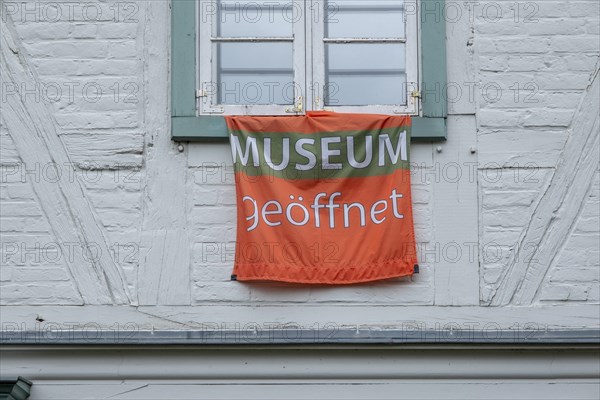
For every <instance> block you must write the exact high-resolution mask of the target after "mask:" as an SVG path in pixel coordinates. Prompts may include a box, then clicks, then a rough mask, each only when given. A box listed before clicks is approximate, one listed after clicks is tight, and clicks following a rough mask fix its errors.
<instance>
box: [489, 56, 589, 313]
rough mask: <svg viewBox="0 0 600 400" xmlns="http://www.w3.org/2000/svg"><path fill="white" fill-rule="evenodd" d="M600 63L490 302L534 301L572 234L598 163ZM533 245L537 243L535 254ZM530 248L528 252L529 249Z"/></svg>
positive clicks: (517, 302)
mask: <svg viewBox="0 0 600 400" xmlns="http://www.w3.org/2000/svg"><path fill="white" fill-rule="evenodd" d="M599 109H600V83H599V80H598V67H596V70H595V73H594V74H593V76H592V82H591V84H590V85H589V86H588V88H587V90H586V93H585V94H584V96H583V98H582V100H581V103H580V105H579V107H578V109H577V112H576V113H575V116H574V117H573V122H572V123H571V127H570V128H569V138H568V139H567V143H566V144H565V148H564V150H563V152H562V156H561V158H560V161H559V163H558V166H557V167H556V170H555V172H554V176H553V177H552V180H551V182H550V185H549V186H548V188H547V190H546V192H545V193H544V194H543V195H542V198H541V200H540V202H539V203H538V205H537V207H536V208H535V210H534V212H533V214H532V216H531V219H530V221H529V224H528V225H527V227H526V229H525V230H524V232H523V234H522V235H521V237H520V238H519V245H518V247H517V248H516V251H515V252H514V253H513V255H512V258H511V260H510V261H509V265H508V268H507V271H506V273H505V275H504V276H503V277H502V280H501V283H500V285H499V287H498V290H497V292H496V293H495V295H494V296H493V298H492V301H491V305H493V306H503V305H507V304H514V305H528V304H532V303H533V300H534V299H535V296H536V293H537V292H538V291H539V290H540V287H541V285H542V282H543V281H544V277H545V276H546V274H547V272H548V270H549V269H550V267H551V266H552V264H553V263H554V261H555V259H556V257H557V256H558V255H559V253H560V251H561V250H562V248H563V247H564V243H565V241H566V240H567V239H568V238H569V236H570V234H571V232H572V231H573V228H574V226H575V224H576V223H577V219H578V217H579V214H580V212H581V209H582V207H583V204H584V202H585V201H586V199H587V196H588V193H589V188H590V184H591V182H592V180H593V178H594V174H595V173H596V171H597V169H598V163H599V161H600V160H599V158H600V156H599V153H598V146H599V118H600V117H599V115H598V110H599ZM532 246H535V249H536V251H535V253H534V254H533V256H528V254H530V253H531V248H532ZM527 250H528V251H529V253H528V251H527Z"/></svg>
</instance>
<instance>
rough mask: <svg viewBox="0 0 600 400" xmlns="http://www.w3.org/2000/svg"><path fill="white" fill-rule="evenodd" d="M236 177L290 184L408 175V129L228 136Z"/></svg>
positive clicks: (238, 132)
mask: <svg viewBox="0 0 600 400" xmlns="http://www.w3.org/2000/svg"><path fill="white" fill-rule="evenodd" d="M230 137H231V142H232V143H231V145H232V149H233V153H234V163H235V171H236V172H241V173H244V174H246V175H248V176H262V175H265V176H275V177H279V178H283V179H289V180H300V179H335V178H350V177H357V178H359V177H367V176H377V175H388V174H391V173H393V172H394V171H396V170H398V169H409V168H410V165H409V161H410V149H409V147H410V146H409V145H408V143H409V142H410V126H405V127H396V128H389V129H381V130H374V131H344V132H323V133H309V134H307V133H297V132H283V133H282V132H277V133H253V132H246V131H231V132H230Z"/></svg>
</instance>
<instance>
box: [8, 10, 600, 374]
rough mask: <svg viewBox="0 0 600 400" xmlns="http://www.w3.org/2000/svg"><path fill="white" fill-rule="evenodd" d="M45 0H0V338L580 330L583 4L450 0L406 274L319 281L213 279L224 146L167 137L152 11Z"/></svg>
mask: <svg viewBox="0 0 600 400" xmlns="http://www.w3.org/2000/svg"><path fill="white" fill-rule="evenodd" d="M55 4H56V3H55ZM57 4H58V6H59V8H60V10H61V12H62V13H63V17H62V18H59V20H58V21H56V22H52V20H53V19H54V18H55V15H56V14H53V8H52V7H55V6H48V5H47V4H46V3H45V2H25V3H21V2H17V3H11V2H6V1H3V2H2V7H3V20H2V29H3V30H2V36H3V38H2V40H3V42H2V58H3V60H2V63H3V64H2V85H3V86H2V103H1V104H0V106H1V107H2V110H1V114H2V126H1V128H0V139H1V142H2V143H1V146H0V166H1V168H2V177H1V179H2V180H1V182H0V199H1V202H2V203H1V209H0V223H1V226H0V234H1V242H2V247H1V257H2V263H1V269H0V280H1V282H0V285H1V286H0V290H1V292H0V301H1V304H2V313H1V319H2V324H3V329H4V330H10V331H11V332H15V334H19V332H22V331H32V330H36V329H40V330H41V331H43V330H44V329H45V328H47V327H52V329H67V330H68V329H78V328H79V329H80V328H82V327H86V326H87V327H88V328H89V327H91V329H93V330H97V329H102V330H114V329H120V330H123V329H125V330H127V329H131V326H133V327H134V328H133V329H134V330H152V329H157V330H161V329H162V330H181V329H184V330H185V329H190V330H198V329H203V327H204V326H206V325H207V324H209V325H210V326H213V327H218V328H226V329H240V327H244V326H245V325H246V324H249V323H256V324H258V325H259V326H262V327H264V329H268V328H267V327H268V326H272V325H273V324H280V325H281V324H289V323H292V324H296V325H298V326H301V327H306V328H312V329H315V328H317V329H318V328H319V327H323V326H324V325H326V324H332V325H333V326H337V327H357V329H373V328H374V327H378V328H382V327H395V328H402V327H403V326H405V324H407V323H411V324H412V323H417V324H420V327H421V328H423V329H444V328H445V327H448V326H450V325H449V324H457V325H458V326H459V327H461V328H464V329H468V328H469V327H471V328H475V329H492V330H493V329H508V328H512V329H516V330H518V329H522V328H524V327H525V326H527V327H528V328H529V329H535V330H539V331H543V330H545V329H581V328H597V327H598V313H599V302H600V284H599V274H600V250H599V242H600V233H599V226H600V212H599V208H600V200H599V191H600V187H599V186H600V183H599V174H598V157H599V155H598V136H599V128H598V112H597V111H598V106H599V98H598V97H599V89H598V88H599V83H598V77H597V76H598V65H599V64H598V57H599V50H598V49H599V46H600V43H599V36H598V35H599V25H598V24H599V19H600V16H599V8H598V3H597V1H595V0H589V1H587V0H586V1H543V2H542V1H534V2H517V3H515V2H514V1H496V2H487V1H480V2H479V3H473V2H466V3H463V2H448V5H449V8H448V9H447V11H448V13H447V15H446V18H447V20H448V21H447V51H448V81H449V82H450V84H449V88H448V96H449V97H450V98H451V99H450V101H449V113H450V115H449V118H448V141H447V142H445V143H441V144H413V145H412V148H411V154H412V157H413V159H412V161H413V162H414V163H415V164H416V165H417V167H416V168H415V174H414V176H413V197H414V216H415V230H416V234H417V240H418V242H419V253H420V254H419V257H420V266H421V273H420V274H419V275H416V276H414V278H412V279H401V280H398V281H392V282H378V283H372V284H366V285H360V286H349V287H335V288H331V287H307V286H290V285H283V284H277V283H253V284H242V283H239V282H232V281H230V280H229V276H230V273H231V267H232V259H233V251H234V241H235V199H234V186H233V182H232V170H231V159H230V153H229V150H228V147H227V145H225V144H186V143H184V144H183V152H180V151H179V150H178V143H173V142H172V141H171V140H170V131H169V129H170V125H169V122H170V121H169V116H170V111H169V96H170V88H169V62H170V61H169V48H170V36H169V34H170V33H169V32H170V14H169V3H168V2H166V1H139V2H132V3H129V2H128V3H123V2H112V1H100V2H96V3H75V5H71V6H68V7H67V6H66V5H65V3H57ZM77 4H79V5H77ZM511 7H512V8H511ZM515 7H517V8H518V10H519V12H518V14H517V15H516V16H515ZM450 8H453V9H450ZM457 8H458V9H460V11H461V15H460V17H455V16H456V15H457V14H456V13H455V11H456V9H457ZM31 10H33V11H31ZM116 10H119V12H118V14H117V13H116ZM96 11H98V13H96ZM70 12H72V14H70ZM86 12H87V14H86ZM500 13H501V15H502V16H500ZM9 14H10V18H11V19H12V21H13V23H14V29H13V28H11V26H12V24H10V23H5V18H6V17H7V16H8V15H9ZM96 15H99V16H100V17H99V18H97V19H98V20H97V21H96V20H95V19H96ZM11 80H15V81H16V83H17V84H18V86H19V88H20V92H21V93H20V94H18V93H13V92H12V86H6V85H8V84H11ZM23 85H24V86H23ZM44 85H45V86H44ZM517 88H518V89H519V90H518V91H517V90H516V89H517ZM57 89H58V90H59V91H58V92H57ZM98 90H100V91H101V93H102V95H101V96H98V97H97V98H96V96H97V95H96V93H97V91H98ZM457 93H460V96H458V94H457ZM51 99H52V100H56V101H49V100H51ZM438 146H440V148H441V152H438V149H437V147H438ZM471 147H473V148H474V149H475V150H476V151H475V153H472V152H471ZM53 163H57V164H53ZM57 170H58V174H60V176H59V177H57V176H56V173H57ZM457 172H458V173H459V175H460V177H459V178H457V175H456V174H457ZM86 238H87V239H86ZM86 240H87V243H91V244H92V247H93V248H94V249H95V250H97V249H100V250H102V256H103V257H102V259H101V260H100V262H99V263H97V264H96V267H97V268H98V269H97V270H96V269H94V268H93V267H92V263H91V262H89V259H87V258H86V254H84V252H83V251H82V245H83V244H84V243H86ZM457 252H458V253H457ZM109 253H111V254H113V255H114V257H110V256H108V254H109ZM113 259H115V260H116V263H115V262H113V261H112V260H113ZM532 260H534V261H535V262H530V261H532ZM97 271H100V272H97ZM101 271H105V273H102V272H101ZM113 304H115V305H118V306H117V307H115V306H113ZM36 319H37V320H36ZM40 320H43V321H40ZM128 323H131V324H133V325H127V324H128ZM51 324H53V325H51ZM86 324H88V325H86ZM90 324H91V325H90ZM126 326H127V327H129V328H125V327H126ZM15 367H16V366H15V365H12V366H6V364H5V363H3V365H2V368H6V369H3V370H2V372H3V374H4V373H13V372H15V371H16V369H15Z"/></svg>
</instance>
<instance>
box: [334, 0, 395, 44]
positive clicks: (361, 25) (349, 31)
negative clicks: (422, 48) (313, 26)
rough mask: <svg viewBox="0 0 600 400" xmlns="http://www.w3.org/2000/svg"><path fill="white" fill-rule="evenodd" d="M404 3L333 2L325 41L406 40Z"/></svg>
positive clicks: (376, 0) (342, 0)
mask: <svg viewBox="0 0 600 400" xmlns="http://www.w3.org/2000/svg"><path fill="white" fill-rule="evenodd" d="M403 3H404V2H403V1H390V0H387V1H386V0H375V1H358V0H329V1H327V2H326V3H325V37H328V38H404V36H405V35H404V16H403Z"/></svg>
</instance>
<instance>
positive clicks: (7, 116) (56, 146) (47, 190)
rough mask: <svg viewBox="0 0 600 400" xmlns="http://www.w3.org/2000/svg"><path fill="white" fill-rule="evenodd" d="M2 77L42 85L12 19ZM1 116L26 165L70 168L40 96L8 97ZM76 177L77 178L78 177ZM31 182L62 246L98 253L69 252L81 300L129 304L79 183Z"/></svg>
mask: <svg viewBox="0 0 600 400" xmlns="http://www.w3.org/2000/svg"><path fill="white" fill-rule="evenodd" d="M0 26H1V29H0V33H1V34H0V36H1V42H0V50H1V60H0V73H1V74H0V76H1V78H2V81H3V85H8V84H11V85H16V86H12V87H17V88H19V87H22V86H24V87H27V88H32V87H38V83H39V79H38V77H37V74H36V72H35V71H34V69H33V68H31V67H30V66H29V64H28V62H27V59H26V57H25V56H24V54H23V52H22V49H23V47H22V45H21V43H20V40H19V37H18V36H17V34H16V30H15V27H14V25H13V22H12V20H11V18H10V16H8V15H5V16H4V18H2V22H0ZM4 97H5V99H3V102H2V104H1V107H2V112H1V113H0V114H1V118H2V122H3V124H5V126H6V127H7V129H8V132H9V133H10V135H11V137H12V139H13V141H14V143H15V146H16V148H17V151H18V153H19V156H20V158H21V160H22V161H23V164H24V165H25V166H26V167H28V168H32V169H33V168H34V166H36V165H42V166H45V165H51V164H53V165H56V166H57V167H58V168H69V167H70V166H71V165H73V164H71V163H70V159H69V156H68V154H67V151H66V149H65V147H64V144H63V143H62V141H61V139H60V137H59V135H58V131H59V129H58V125H57V123H56V121H55V119H54V115H53V110H51V109H50V105H49V104H47V103H45V102H43V101H39V99H38V101H36V96H21V95H19V94H11V95H6V96H4ZM73 175H76V174H73ZM53 181H54V182H50V181H49V180H47V179H32V180H31V185H32V187H33V190H34V192H35V194H36V196H37V198H38V201H39V203H40V206H41V208H42V211H43V212H44V214H45V216H46V218H47V219H48V222H49V224H50V227H51V229H52V231H53V233H54V235H55V237H56V239H57V241H58V243H60V244H63V245H66V244H68V245H69V246H73V244H76V245H77V247H76V248H77V249H87V248H89V247H88V246H91V247H93V248H94V249H96V250H97V253H98V254H97V256H93V257H89V256H88V255H87V254H84V250H78V251H72V252H70V254H69V255H70V257H66V260H65V261H66V263H67V265H68V267H69V270H70V272H71V275H72V276H73V279H74V280H75V284H76V285H77V289H78V290H79V292H80V294H81V296H82V299H83V301H84V302H85V303H87V304H129V303H130V300H129V294H128V290H127V286H126V284H125V281H124V279H123V276H122V273H121V271H120V269H119V267H118V266H117V265H116V263H115V261H114V260H113V259H112V257H111V252H110V248H109V246H108V244H107V241H106V236H105V234H104V232H103V228H102V225H101V224H100V222H99V220H98V218H97V217H96V215H95V212H94V209H93V207H92V205H91V203H90V201H89V199H88V198H87V196H86V193H85V188H84V187H83V185H82V184H81V182H79V180H78V179H59V180H58V182H56V181H55V180H53Z"/></svg>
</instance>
